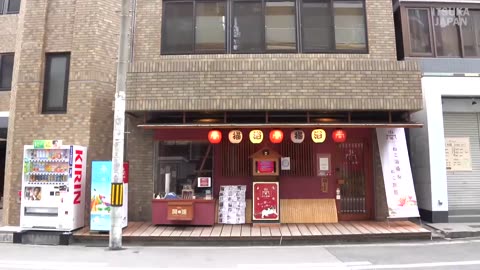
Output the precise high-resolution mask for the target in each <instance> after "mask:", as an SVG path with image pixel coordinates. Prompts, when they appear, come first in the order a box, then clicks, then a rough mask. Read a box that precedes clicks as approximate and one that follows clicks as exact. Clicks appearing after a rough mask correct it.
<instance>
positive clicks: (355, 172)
mask: <svg viewBox="0 0 480 270" xmlns="http://www.w3.org/2000/svg"><path fill="white" fill-rule="evenodd" d="M364 152H365V151H364V144H363V143H362V142H354V143H342V144H339V145H338V146H337V158H338V163H337V164H338V166H337V168H339V172H337V175H339V176H340V177H341V179H343V180H344V184H343V185H341V187H340V189H341V195H342V199H341V204H340V212H341V213H344V214H363V213H366V212H367V209H366V200H365V197H366V194H365V190H366V187H365V185H366V183H365V169H364V167H365V166H364V164H365V163H364V162H365V161H364Z"/></svg>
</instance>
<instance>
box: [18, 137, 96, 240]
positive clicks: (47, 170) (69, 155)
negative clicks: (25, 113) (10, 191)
mask: <svg viewBox="0 0 480 270" xmlns="http://www.w3.org/2000/svg"><path fill="white" fill-rule="evenodd" d="M86 161H87V148H86V147H83V146H78V145H62V142H61V141H54V140H53V141H52V140H36V141H34V143H33V145H25V146H24V159H23V173H22V196H21V208H20V209H21V210H20V211H21V213H20V227H21V228H23V229H45V230H58V231H72V230H75V229H78V228H81V227H83V226H84V223H85V221H84V218H85V217H84V209H85V175H86Z"/></svg>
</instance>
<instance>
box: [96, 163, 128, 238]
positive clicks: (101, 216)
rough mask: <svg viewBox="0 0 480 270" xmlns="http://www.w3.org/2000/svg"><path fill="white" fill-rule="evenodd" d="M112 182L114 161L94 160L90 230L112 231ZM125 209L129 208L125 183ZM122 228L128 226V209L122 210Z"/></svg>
mask: <svg viewBox="0 0 480 270" xmlns="http://www.w3.org/2000/svg"><path fill="white" fill-rule="evenodd" d="M111 183H112V161H93V162H92V185H91V201H90V230H91V231H110V227H111V220H110V212H111V210H112V207H111V205H110V196H111ZM124 185H125V187H124V198H125V199H124V203H123V206H122V207H123V208H124V210H126V209H127V203H126V202H127V200H126V196H125V195H126V193H127V192H128V189H127V187H126V186H127V185H128V184H124ZM122 213H123V216H122V228H125V227H126V226H127V223H128V220H127V211H122Z"/></svg>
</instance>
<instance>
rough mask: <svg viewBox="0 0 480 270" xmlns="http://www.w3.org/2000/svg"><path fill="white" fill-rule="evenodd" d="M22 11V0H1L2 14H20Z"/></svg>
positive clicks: (0, 10) (0, 12)
mask: <svg viewBox="0 0 480 270" xmlns="http://www.w3.org/2000/svg"><path fill="white" fill-rule="evenodd" d="M19 11H20V0H0V15H1V14H18V12H19Z"/></svg>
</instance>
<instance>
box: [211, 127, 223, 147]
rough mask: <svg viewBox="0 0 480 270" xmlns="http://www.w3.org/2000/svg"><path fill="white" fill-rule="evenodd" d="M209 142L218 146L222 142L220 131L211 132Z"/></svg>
mask: <svg viewBox="0 0 480 270" xmlns="http://www.w3.org/2000/svg"><path fill="white" fill-rule="evenodd" d="M208 141H209V142H210V143H212V144H217V143H220V142H221V141H222V132H221V131H220V130H210V131H209V132H208Z"/></svg>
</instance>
